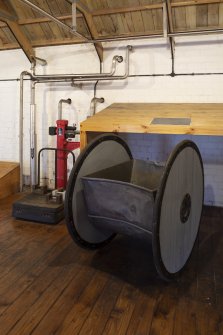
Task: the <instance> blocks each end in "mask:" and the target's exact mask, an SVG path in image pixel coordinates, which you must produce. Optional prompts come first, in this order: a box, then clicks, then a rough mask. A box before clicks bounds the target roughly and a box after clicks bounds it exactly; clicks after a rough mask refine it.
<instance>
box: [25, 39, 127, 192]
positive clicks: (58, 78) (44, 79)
mask: <svg viewBox="0 0 223 335" xmlns="http://www.w3.org/2000/svg"><path fill="white" fill-rule="evenodd" d="M132 50H133V48H132V46H131V45H128V46H127V47H126V58H125V73H124V75H122V76H111V75H105V74H96V75H94V76H93V74H92V76H90V77H87V78H84V77H77V78H76V75H63V74H62V75H46V76H41V75H35V74H34V73H35V63H32V73H29V72H27V71H24V72H22V74H21V78H20V79H21V82H20V166H21V177H20V178H21V179H20V183H21V189H22V186H23V182H22V176H23V141H22V137H23V90H24V88H23V79H24V76H25V75H27V76H29V77H30V78H31V80H32V82H31V103H30V144H31V145H30V147H31V149H30V156H31V157H30V177H31V180H30V184H31V189H33V188H34V187H35V185H36V130H35V128H36V127H35V124H36V122H35V116H36V105H35V85H36V84H38V83H51V82H69V81H70V82H71V83H73V82H74V81H81V82H82V81H92V80H97V81H101V80H123V79H126V78H127V77H128V76H129V53H130V51H132ZM117 57H118V58H117ZM122 60H123V59H122V57H121V56H115V57H113V64H112V71H113V70H114V66H115V67H116V65H114V62H115V63H116V62H117V61H118V62H119V61H122Z"/></svg>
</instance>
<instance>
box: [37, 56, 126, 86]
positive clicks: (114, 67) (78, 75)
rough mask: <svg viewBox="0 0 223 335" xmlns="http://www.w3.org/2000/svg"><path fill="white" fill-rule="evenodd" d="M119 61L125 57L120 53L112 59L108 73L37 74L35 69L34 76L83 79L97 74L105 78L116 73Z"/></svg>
mask: <svg viewBox="0 0 223 335" xmlns="http://www.w3.org/2000/svg"><path fill="white" fill-rule="evenodd" d="M117 62H118V63H122V62H123V57H122V56H118V55H115V56H114V57H113V59H112V66H111V71H110V72H108V73H84V74H63V75H61V74H50V75H47V74H45V75H37V74H36V73H35V71H34V72H33V76H34V77H36V78H37V77H38V79H40V78H41V79H44V78H46V79H54V78H60V79H61V77H63V78H64V79H65V78H69V79H70V78H71V77H72V78H73V79H78V80H81V79H82V78H89V79H91V78H93V79H94V78H95V77H96V76H97V77H100V78H103V77H110V76H113V75H114V74H115V71H116V67H117Z"/></svg>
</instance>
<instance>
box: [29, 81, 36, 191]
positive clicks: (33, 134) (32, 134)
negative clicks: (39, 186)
mask: <svg viewBox="0 0 223 335" xmlns="http://www.w3.org/2000/svg"><path fill="white" fill-rule="evenodd" d="M35 84H36V82H33V81H32V82H31V101H30V187H31V190H33V189H34V188H35V186H36V104H35Z"/></svg>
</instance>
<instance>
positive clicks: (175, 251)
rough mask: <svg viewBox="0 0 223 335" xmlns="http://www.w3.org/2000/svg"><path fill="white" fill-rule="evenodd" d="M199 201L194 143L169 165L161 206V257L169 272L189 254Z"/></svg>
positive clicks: (199, 168)
mask: <svg viewBox="0 0 223 335" xmlns="http://www.w3.org/2000/svg"><path fill="white" fill-rule="evenodd" d="M202 204H203V166H202V162H201V159H200V156H199V155H198V153H197V151H196V150H195V149H194V147H193V146H185V148H183V150H182V151H180V152H179V153H178V155H177V156H176V158H175V160H174V162H173V164H172V166H171V169H170V172H169V175H168V178H167V180H166V185H165V190H164V193H163V197H162V203H161V208H160V221H159V244H160V246H159V248H160V256H161V261H162V263H163V266H164V268H165V270H166V271H167V272H168V273H169V274H176V273H178V272H179V271H180V270H181V269H182V268H183V267H184V265H185V264H186V262H187V260H188V258H189V256H190V254H191V251H192V249H193V246H194V242H195V239H196V236H197V232H198V228H199V223H200V217H201V211H202Z"/></svg>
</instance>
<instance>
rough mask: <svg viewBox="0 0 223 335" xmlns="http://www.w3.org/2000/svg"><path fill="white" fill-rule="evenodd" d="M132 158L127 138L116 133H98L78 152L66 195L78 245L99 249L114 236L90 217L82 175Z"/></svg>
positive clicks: (68, 216)
mask: <svg viewBox="0 0 223 335" xmlns="http://www.w3.org/2000/svg"><path fill="white" fill-rule="evenodd" d="M130 159H132V155H131V152H130V150H129V147H128V146H127V144H126V142H125V141H124V140H122V139H121V138H120V137H118V136H116V135H113V134H106V135H101V136H99V137H97V138H96V139H95V140H94V141H92V142H91V143H90V144H89V145H88V146H87V147H86V148H85V149H84V150H83V151H82V152H81V154H80V155H79V157H78V159H77V161H76V163H75V165H74V167H73V169H72V171H71V174H70V177H69V180H68V185H67V190H66V198H65V218H66V223H67V228H68V231H69V233H70V235H71V236H72V238H73V239H74V241H75V242H77V243H78V244H79V245H81V246H83V247H86V248H90V249H96V248H99V247H102V246H104V245H105V244H107V243H108V242H110V241H111V240H112V238H113V237H114V236H115V234H114V233H113V232H111V231H107V230H106V229H103V231H101V230H99V229H97V228H96V227H95V226H94V225H93V224H92V223H91V222H90V221H89V218H88V214H87V207H86V203H85V198H84V194H83V185H82V182H81V177H83V176H86V175H88V174H91V173H94V172H97V171H99V170H102V169H106V168H109V167H111V166H114V165H117V164H121V163H123V162H125V161H128V160H130Z"/></svg>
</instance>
